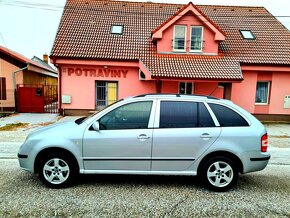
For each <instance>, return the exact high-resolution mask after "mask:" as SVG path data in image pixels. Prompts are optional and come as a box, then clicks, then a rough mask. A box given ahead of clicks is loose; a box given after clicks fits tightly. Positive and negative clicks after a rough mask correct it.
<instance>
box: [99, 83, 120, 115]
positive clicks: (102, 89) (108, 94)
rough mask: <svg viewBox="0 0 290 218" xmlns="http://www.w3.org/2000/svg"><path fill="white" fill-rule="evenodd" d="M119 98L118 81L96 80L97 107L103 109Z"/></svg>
mask: <svg viewBox="0 0 290 218" xmlns="http://www.w3.org/2000/svg"><path fill="white" fill-rule="evenodd" d="M117 100H118V83H117V82H106V81H97V82H96V109H97V110H101V109H103V108H104V107H106V106H108V105H110V104H113V103H114V102H116V101H117Z"/></svg>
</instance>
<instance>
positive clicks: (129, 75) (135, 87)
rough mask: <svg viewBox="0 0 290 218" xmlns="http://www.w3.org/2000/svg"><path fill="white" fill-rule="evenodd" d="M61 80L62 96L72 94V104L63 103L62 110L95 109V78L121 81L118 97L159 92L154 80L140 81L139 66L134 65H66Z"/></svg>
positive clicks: (62, 70)
mask: <svg viewBox="0 0 290 218" xmlns="http://www.w3.org/2000/svg"><path fill="white" fill-rule="evenodd" d="M61 80H62V84H61V95H70V96H71V103H70V104H62V109H85V110H95V107H96V81H107V82H110V81H111V82H118V99H122V98H125V97H129V96H134V95H139V94H144V93H156V83H155V81H152V80H151V81H141V80H139V69H138V68H134V67H123V66H118V67H113V66H109V67H107V68H104V66H87V65H63V66H61Z"/></svg>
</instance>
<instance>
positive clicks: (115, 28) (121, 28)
mask: <svg viewBox="0 0 290 218" xmlns="http://www.w3.org/2000/svg"><path fill="white" fill-rule="evenodd" d="M118 30H119V31H118ZM123 32H124V25H117V24H113V25H112V26H111V34H115V35H122V34H123Z"/></svg>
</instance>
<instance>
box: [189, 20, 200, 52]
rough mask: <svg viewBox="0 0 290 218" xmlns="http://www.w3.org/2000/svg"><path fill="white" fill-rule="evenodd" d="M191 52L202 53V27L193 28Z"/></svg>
mask: <svg viewBox="0 0 290 218" xmlns="http://www.w3.org/2000/svg"><path fill="white" fill-rule="evenodd" d="M190 35H191V38H190V51H191V52H200V51H202V45H203V28H202V27H201V26H192V27H191V34H190Z"/></svg>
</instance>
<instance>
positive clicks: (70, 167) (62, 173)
mask: <svg viewBox="0 0 290 218" xmlns="http://www.w3.org/2000/svg"><path fill="white" fill-rule="evenodd" d="M75 175H76V168H75V167H74V162H73V161H72V160H71V158H69V157H67V156H66V155H64V154H51V155H48V156H46V157H44V158H43V159H42V161H41V163H40V169H39V177H40V179H41V181H42V182H43V183H44V184H45V185H47V186H48V187H51V188H63V187H66V186H68V185H69V184H70V183H71V182H72V178H73V177H74V176H75Z"/></svg>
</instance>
